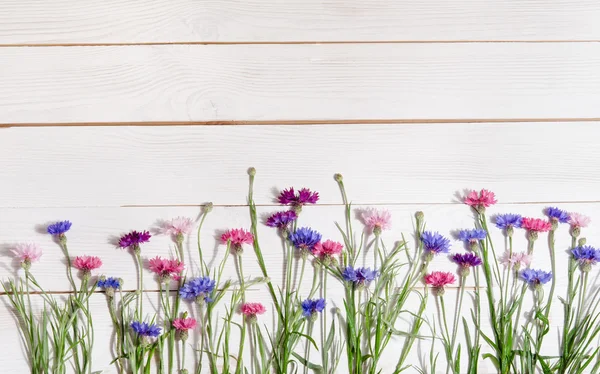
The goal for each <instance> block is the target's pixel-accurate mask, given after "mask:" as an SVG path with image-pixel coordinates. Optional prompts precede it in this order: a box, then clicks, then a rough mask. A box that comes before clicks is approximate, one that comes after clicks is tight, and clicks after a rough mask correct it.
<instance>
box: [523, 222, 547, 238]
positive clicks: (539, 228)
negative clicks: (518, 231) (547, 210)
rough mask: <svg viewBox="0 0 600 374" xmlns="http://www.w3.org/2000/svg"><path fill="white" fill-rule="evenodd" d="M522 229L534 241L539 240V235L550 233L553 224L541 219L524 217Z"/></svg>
mask: <svg viewBox="0 0 600 374" xmlns="http://www.w3.org/2000/svg"><path fill="white" fill-rule="evenodd" d="M521 228H523V229H525V230H527V238H528V239H529V240H532V241H533V240H536V239H537V238H538V233H540V232H547V231H550V230H551V229H552V223H551V222H550V221H546V220H544V219H541V218H528V217H523V219H522V220H521Z"/></svg>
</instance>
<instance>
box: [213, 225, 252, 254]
mask: <svg viewBox="0 0 600 374" xmlns="http://www.w3.org/2000/svg"><path fill="white" fill-rule="evenodd" d="M221 242H222V243H223V244H227V243H230V246H231V249H232V250H233V252H234V253H236V254H241V253H242V252H243V248H242V245H244V244H252V243H254V236H253V235H252V234H251V233H250V232H249V231H246V230H244V229H230V230H227V231H225V233H224V234H223V235H221Z"/></svg>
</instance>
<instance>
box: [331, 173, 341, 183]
mask: <svg viewBox="0 0 600 374" xmlns="http://www.w3.org/2000/svg"><path fill="white" fill-rule="evenodd" d="M333 179H335V181H336V182H341V181H343V180H344V177H343V176H342V174H339V173H338V174H334V176H333Z"/></svg>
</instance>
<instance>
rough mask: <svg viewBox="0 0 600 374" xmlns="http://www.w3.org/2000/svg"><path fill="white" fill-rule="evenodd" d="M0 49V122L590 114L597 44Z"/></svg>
mask: <svg viewBox="0 0 600 374" xmlns="http://www.w3.org/2000/svg"><path fill="white" fill-rule="evenodd" d="M0 52H1V59H0V81H1V82H2V85H1V86H0V103H1V105H0V123H2V124H18V123H80V122H86V123H89V122H93V123H98V122H147V121H159V122H165V121H166V122H178V121H179V122H193V121H216V122H221V121H302V120H306V121H326V120H340V119H341V120H348V121H352V120H354V121H357V122H360V120H379V121H381V120H432V119H433V120H435V119H438V120H439V119H442V120H447V119H455V120H456V119H459V120H460V119H463V120H470V119H512V120H514V119H541V118H544V119H547V118H564V119H573V118H598V117H600V109H598V106H597V105H596V104H597V102H598V101H599V100H600V44H599V43H534V44H530V43H524V44H520V43H499V44H490V43H482V44H470V43H463V44H351V45H348V44H335V45H328V44H326V45H278V46H275V45H160V46H148V45H145V46H144V45H142V46H117V47H115V46H109V47H106V46H104V47H102V46H101V47H55V48H4V49H2V51H0Z"/></svg>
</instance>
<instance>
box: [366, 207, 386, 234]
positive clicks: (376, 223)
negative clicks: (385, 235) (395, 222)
mask: <svg viewBox="0 0 600 374" xmlns="http://www.w3.org/2000/svg"><path fill="white" fill-rule="evenodd" d="M360 216H361V219H362V221H363V223H364V224H365V226H367V229H369V230H370V231H372V232H373V233H375V235H379V234H381V231H382V230H388V229H389V228H390V227H391V221H392V215H391V214H390V212H389V211H387V210H385V209H384V210H377V209H375V208H368V209H365V210H363V211H362V212H361V213H360Z"/></svg>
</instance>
